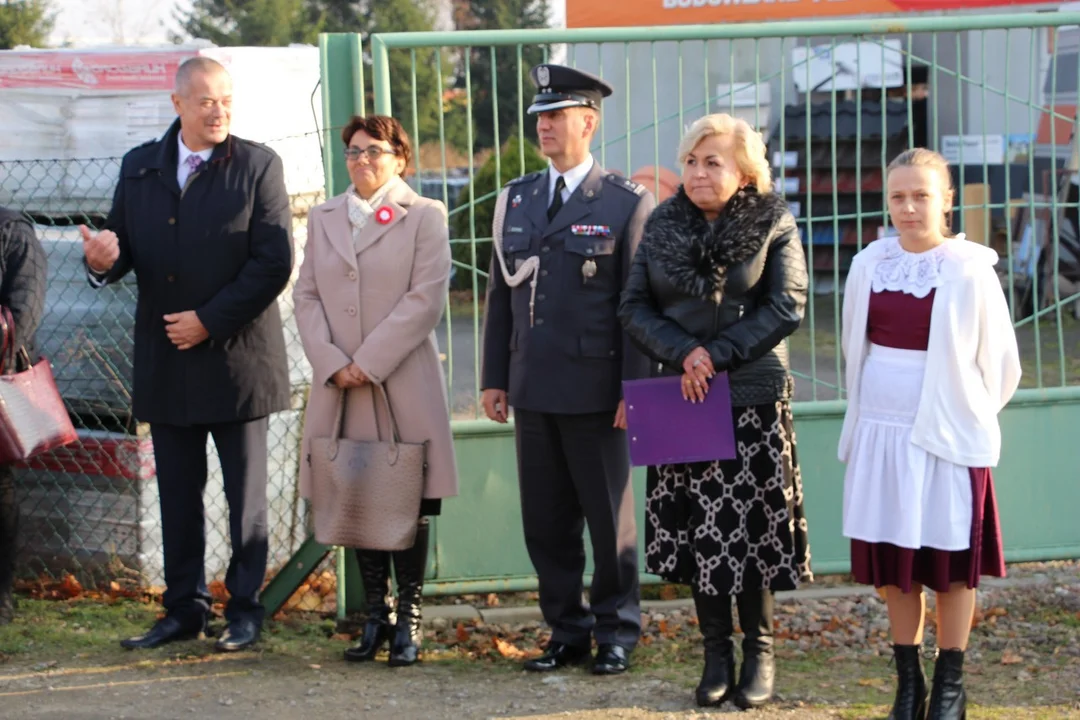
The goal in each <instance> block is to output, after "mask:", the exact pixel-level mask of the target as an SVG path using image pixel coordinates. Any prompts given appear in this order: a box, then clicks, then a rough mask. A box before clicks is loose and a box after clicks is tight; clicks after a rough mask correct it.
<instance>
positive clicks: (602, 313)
mask: <svg viewBox="0 0 1080 720" xmlns="http://www.w3.org/2000/svg"><path fill="white" fill-rule="evenodd" d="M531 77H532V80H533V82H534V83H535V84H536V86H537V94H536V96H535V98H534V99H533V104H532V106H531V107H530V108H529V113H530V114H535V115H536V116H537V124H536V128H537V134H538V135H539V137H540V146H541V150H542V151H543V152H544V154H545V155H546V156H547V157H548V159H549V160H550V161H551V167H550V168H549V169H548V170H546V171H544V172H539V173H532V174H530V175H526V176H524V177H521V178H518V179H516V180H512V181H511V182H510V184H509V185H508V186H507V187H506V188H505V189H504V190H503V193H502V196H501V197H500V203H501V204H505V208H506V213H505V217H504V218H503V221H502V224H501V228H496V231H497V233H496V237H499V236H501V238H502V249H503V253H502V254H503V255H504V256H505V260H506V263H507V267H506V271H507V272H506V274H504V272H503V268H502V264H501V263H500V261H499V259H498V254H497V253H493V254H492V258H493V260H492V266H491V274H490V275H489V280H488V282H489V285H488V297H487V306H486V312H485V318H484V367H483V380H482V384H483V388H484V393H483V398H482V400H483V405H484V411H485V413H486V414H487V416H488V417H489V418H491V419H492V420H495V421H497V422H506V421H507V412H508V410H509V407H513V408H514V431H515V435H516V439H517V460H518V481H519V484H520V487H521V512H522V524H523V525H524V530H525V545H526V548H527V549H528V551H529V558H530V559H531V560H532V562H533V566H534V567H535V568H536V574H537V576H538V578H539V582H540V609H541V611H542V612H543V614H544V620H545V621H546V622H547V623H548V625H549V626H551V629H552V635H551V642H550V643H549V644H548V647H547V652H545V653H544V655H542V656H541V657H539V658H536V659H533V660H530V661H528V662H527V663H526V664H525V667H526V669H528V670H533V671H538V672H543V671H550V670H556V669H558V668H560V667H563V666H564V665H567V664H571V663H577V662H581V661H584V660H586V659H587V658H588V657H589V655H590V654H591V650H590V645H591V642H592V640H593V639H594V638H595V640H596V642H597V645H598V651H597V655H596V659H595V662H594V663H593V672H594V673H596V674H601V675H611V674H617V673H621V672H623V671H625V670H626V669H627V667H628V666H629V656H630V652H631V651H632V650H633V649H634V646H635V645H636V644H637V641H638V637H639V635H640V633H641V609H640V602H639V590H638V566H637V526H636V523H635V519H634V497H633V489H632V487H631V484H630V459H629V451H628V447H627V440H626V412H625V407H624V404H623V402H622V381H623V380H628V379H637V378H641V377H645V376H647V375H648V361H647V360H646V358H644V357H643V356H642V355H641V354H640V353H639V352H638V351H637V350H635V349H634V348H633V347H632V346H631V345H630V344H629V343H628V342H626V341H625V340H624V338H623V334H622V326H621V325H620V324H619V321H618V318H617V317H616V311H617V308H618V305H619V294H620V293H621V292H622V288H623V282H624V280H625V278H626V274H627V272H628V271H629V267H630V260H631V259H632V257H633V254H634V250H635V249H636V248H637V244H638V243H639V242H640V240H641V233H642V230H643V228H644V226H645V220H646V218H648V216H649V213H650V212H651V211H652V209H653V208H654V207H655V205H656V202H655V200H654V199H653V196H652V194H651V193H649V191H648V190H646V189H645V188H644V187H642V186H641V185H639V184H637V183H635V182H633V181H631V180H627V179H625V178H622V177H619V176H618V175H614V174H609V173H607V172H605V171H604V170H603V169H602V168H601V167H600V165H599V163H597V162H596V161H595V160H594V159H593V157H592V155H591V154H590V153H589V142H590V141H591V140H592V138H593V137H594V136H595V134H596V130H597V127H598V126H599V122H600V101H601V99H602V98H603V97H605V96H607V95H610V94H611V88H610V86H608V85H607V83H605V82H604V81H603V80H601V79H599V78H597V77H595V76H593V75H590V74H588V73H584V72H581V71H579V70H575V69H573V68H568V67H565V66H561V65H547V64H545V65H538V66H537V67H535V68H533V69H532V73H531ZM496 222H498V220H497V221H496ZM530 267H531V268H532V270H531V276H530V271H529V270H528V268H530ZM534 284H535V285H534ZM586 523H588V527H589V535H590V537H591V539H592V546H593V564H594V566H595V570H594V572H593V581H592V587H591V588H590V591H589V607H586V606H585V605H584V603H583V602H582V591H583V582H582V573H583V572H584V570H585V546H584V542H583V532H584V529H585V525H586Z"/></svg>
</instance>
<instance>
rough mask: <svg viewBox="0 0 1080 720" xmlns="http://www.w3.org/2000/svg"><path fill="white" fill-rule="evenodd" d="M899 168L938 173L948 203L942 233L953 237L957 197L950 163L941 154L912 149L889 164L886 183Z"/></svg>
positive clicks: (924, 149) (923, 149)
mask: <svg viewBox="0 0 1080 720" xmlns="http://www.w3.org/2000/svg"><path fill="white" fill-rule="evenodd" d="M897 168H928V169H930V170H932V171H934V172H937V173H938V176H939V178H940V179H941V187H942V191H943V192H944V194H945V197H944V200H945V202H946V203H947V207H946V208H945V216H944V217H943V218H942V223H943V225H942V229H941V232H942V234H943V235H945V237H951V236H952V210H953V199H954V198H955V196H956V192H955V190H953V184H952V175H951V174H949V161H948V160H946V159H945V156H943V155H942V154H941V153H937V152H934V151H933V150H928V149H926V148H912V149H911V150H905V151H904V152H902V153H900V154H899V155H897V156H896V157H895V158H893V161H892V162H891V163H889V167H888V168H886V170H885V182H886V183H888V181H889V175H890V174H892V171H893V170H896V169H897Z"/></svg>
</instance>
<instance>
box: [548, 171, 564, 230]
mask: <svg viewBox="0 0 1080 720" xmlns="http://www.w3.org/2000/svg"><path fill="white" fill-rule="evenodd" d="M565 189H566V180H564V179H563V176H562V175H560V176H559V177H557V178H555V197H553V198H551V205H549V206H548V222H551V221H552V220H554V219H555V216H556V215H558V214H559V210H560V209H561V208H562V191H563V190H565Z"/></svg>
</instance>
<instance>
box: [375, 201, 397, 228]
mask: <svg viewBox="0 0 1080 720" xmlns="http://www.w3.org/2000/svg"><path fill="white" fill-rule="evenodd" d="M393 219H394V211H393V210H391V209H390V208H388V207H386V206H385V205H383V206H382V207H381V208H379V209H378V210H376V211H375V222H377V223H379V224H380V225H387V224H389V223H390V221H391V220H393Z"/></svg>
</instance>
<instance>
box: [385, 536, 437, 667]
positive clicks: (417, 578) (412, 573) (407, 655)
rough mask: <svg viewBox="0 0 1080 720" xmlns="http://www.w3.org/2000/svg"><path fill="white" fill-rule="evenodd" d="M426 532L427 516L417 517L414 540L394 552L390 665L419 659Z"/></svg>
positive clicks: (426, 550) (421, 635)
mask: <svg viewBox="0 0 1080 720" xmlns="http://www.w3.org/2000/svg"><path fill="white" fill-rule="evenodd" d="M429 533H430V531H429V524H428V518H426V517H424V518H420V522H419V524H418V525H417V528H416V543H415V544H414V545H413V546H412V547H411V548H409V549H408V550H401V551H396V552H394V574H395V576H396V579H397V591H398V602H397V624H396V625H395V626H394V635H393V640H391V642H390V661H389V665H390V666H391V667H403V666H406V665H412V664H414V663H416V662H417V661H419V660H420V643H421V641H422V640H423V628H422V627H421V620H422V612H421V610H422V600H423V592H424V571H425V570H426V569H427V555H428V537H429Z"/></svg>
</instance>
